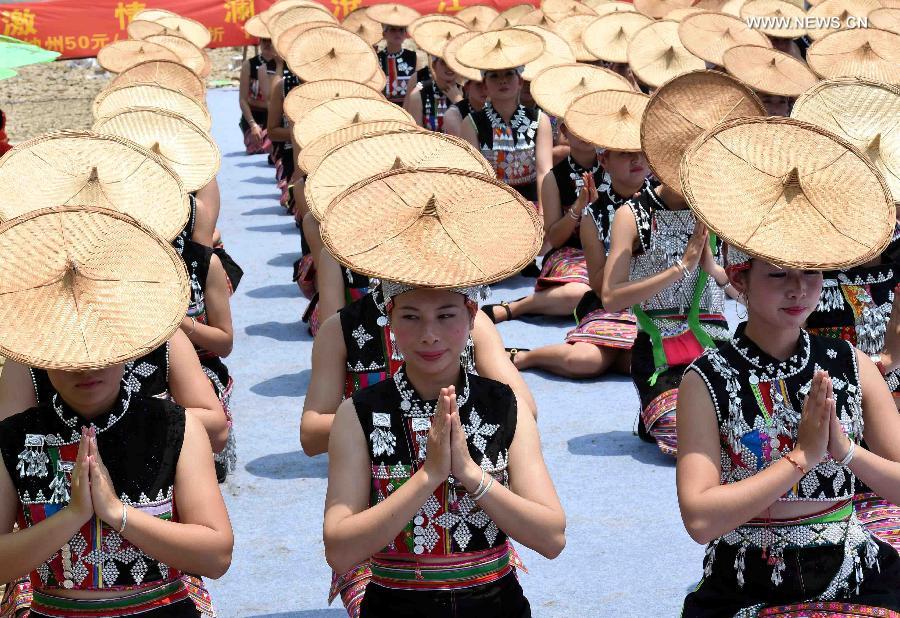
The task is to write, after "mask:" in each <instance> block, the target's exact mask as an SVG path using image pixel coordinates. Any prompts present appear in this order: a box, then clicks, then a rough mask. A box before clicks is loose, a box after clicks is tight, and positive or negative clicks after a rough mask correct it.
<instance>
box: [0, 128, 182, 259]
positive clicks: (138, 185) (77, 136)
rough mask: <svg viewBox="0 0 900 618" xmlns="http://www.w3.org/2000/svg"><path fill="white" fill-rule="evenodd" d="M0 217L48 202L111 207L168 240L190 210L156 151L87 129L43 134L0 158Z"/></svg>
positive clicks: (174, 177) (175, 177)
mask: <svg viewBox="0 0 900 618" xmlns="http://www.w3.org/2000/svg"><path fill="white" fill-rule="evenodd" d="M0 182H2V183H3V184H4V186H7V187H16V191H15V192H14V193H13V192H6V193H0V221H6V220H7V219H12V218H13V217H18V216H20V215H23V214H25V213H27V212H31V211H33V210H40V209H41V208H46V207H47V204H76V205H84V206H92V207H95V206H96V207H100V208H109V209H112V210H117V211H119V212H123V213H125V214H127V215H129V216H131V217H134V218H135V219H137V220H138V221H140V222H141V223H142V224H143V225H145V226H147V227H149V228H150V229H152V230H153V231H155V232H156V233H157V234H159V235H160V236H162V237H163V238H165V239H166V240H168V241H170V242H171V241H172V240H174V239H175V237H176V236H177V235H178V234H179V233H180V232H181V230H183V229H184V226H185V224H186V223H187V220H188V216H189V214H190V206H189V204H188V198H187V193H185V188H184V185H183V184H182V182H181V179H180V178H179V177H178V175H177V174H176V173H175V172H174V171H173V170H172V168H171V167H169V166H168V165H167V164H166V163H165V162H164V161H163V160H162V158H160V157H159V156H158V155H156V154H155V153H152V152H150V151H149V150H147V149H146V148H144V147H143V146H140V145H139V144H136V143H134V142H132V141H130V140H126V139H123V138H121V137H117V136H114V135H98V134H96V133H90V132H87V131H65V132H59V133H50V134H47V135H42V136H40V137H37V138H35V139H32V140H29V141H27V142H23V143H21V144H18V145H17V146H16V147H15V148H13V149H12V150H11V151H9V152H8V153H7V154H6V156H4V157H3V158H2V159H0Z"/></svg>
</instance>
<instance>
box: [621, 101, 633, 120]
mask: <svg viewBox="0 0 900 618" xmlns="http://www.w3.org/2000/svg"><path fill="white" fill-rule="evenodd" d="M630 115H631V112H629V111H628V106H627V105H624V104H623V105H622V107H621V108H620V109H619V116H621V117H622V118H625V117H627V116H630Z"/></svg>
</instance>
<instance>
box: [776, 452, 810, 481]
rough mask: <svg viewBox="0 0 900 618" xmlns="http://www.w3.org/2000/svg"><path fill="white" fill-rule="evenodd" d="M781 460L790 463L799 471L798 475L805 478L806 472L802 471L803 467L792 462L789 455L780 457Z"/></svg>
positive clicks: (792, 459)
mask: <svg viewBox="0 0 900 618" xmlns="http://www.w3.org/2000/svg"><path fill="white" fill-rule="evenodd" d="M782 458H783V459H786V460H788V461H789V462H791V464H792V465H793V466H794V467H795V468H797V469H798V470H800V474H802V475H804V476H806V470H804V469H803V466H801V465H800V464H798V463H797V462H796V461H794V458H793V457H791V454H790V453H785V454H784V455H782Z"/></svg>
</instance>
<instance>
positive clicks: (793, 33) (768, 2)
mask: <svg viewBox="0 0 900 618" xmlns="http://www.w3.org/2000/svg"><path fill="white" fill-rule="evenodd" d="M740 13H741V17H742V18H743V19H747V18H748V17H771V18H775V19H776V20H785V21H783V23H788V24H793V25H795V26H797V25H798V24H800V23H803V21H802V20H804V19H805V18H806V11H804V10H803V9H802V8H800V7H799V6H797V5H795V4H791V3H790V2H786V1H785V0H749V1H748V2H745V3H744V4H743V5H741V7H740ZM759 31H760V32H762V33H763V34H767V35H769V36H773V37H776V38H779V39H799V38H800V37H802V36H805V35H806V30H805V29H804V28H800V27H794V28H791V27H780V26H777V25H775V24H773V27H772V28H759Z"/></svg>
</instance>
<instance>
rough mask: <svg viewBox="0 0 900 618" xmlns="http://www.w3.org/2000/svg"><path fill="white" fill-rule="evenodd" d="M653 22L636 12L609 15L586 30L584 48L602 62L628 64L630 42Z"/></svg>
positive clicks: (599, 19) (600, 18)
mask: <svg viewBox="0 0 900 618" xmlns="http://www.w3.org/2000/svg"><path fill="white" fill-rule="evenodd" d="M610 4H612V3H610ZM652 22H653V20H652V19H651V18H649V17H647V16H646V15H643V14H641V13H637V12H635V11H631V12H626V11H623V12H614V13H607V14H606V15H603V16H602V17H599V18H598V19H596V20H594V22H593V23H592V24H591V25H589V26H588V27H587V28H585V30H584V35H583V39H584V46H585V47H587V49H588V51H590V52H591V53H592V54H594V56H596V57H597V58H599V59H600V60H606V61H608V62H628V42H629V41H631V39H632V37H633V36H634V35H635V33H636V32H637V31H638V30H640V29H641V28H643V27H644V26H646V25H647V24H650V23H652Z"/></svg>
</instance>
